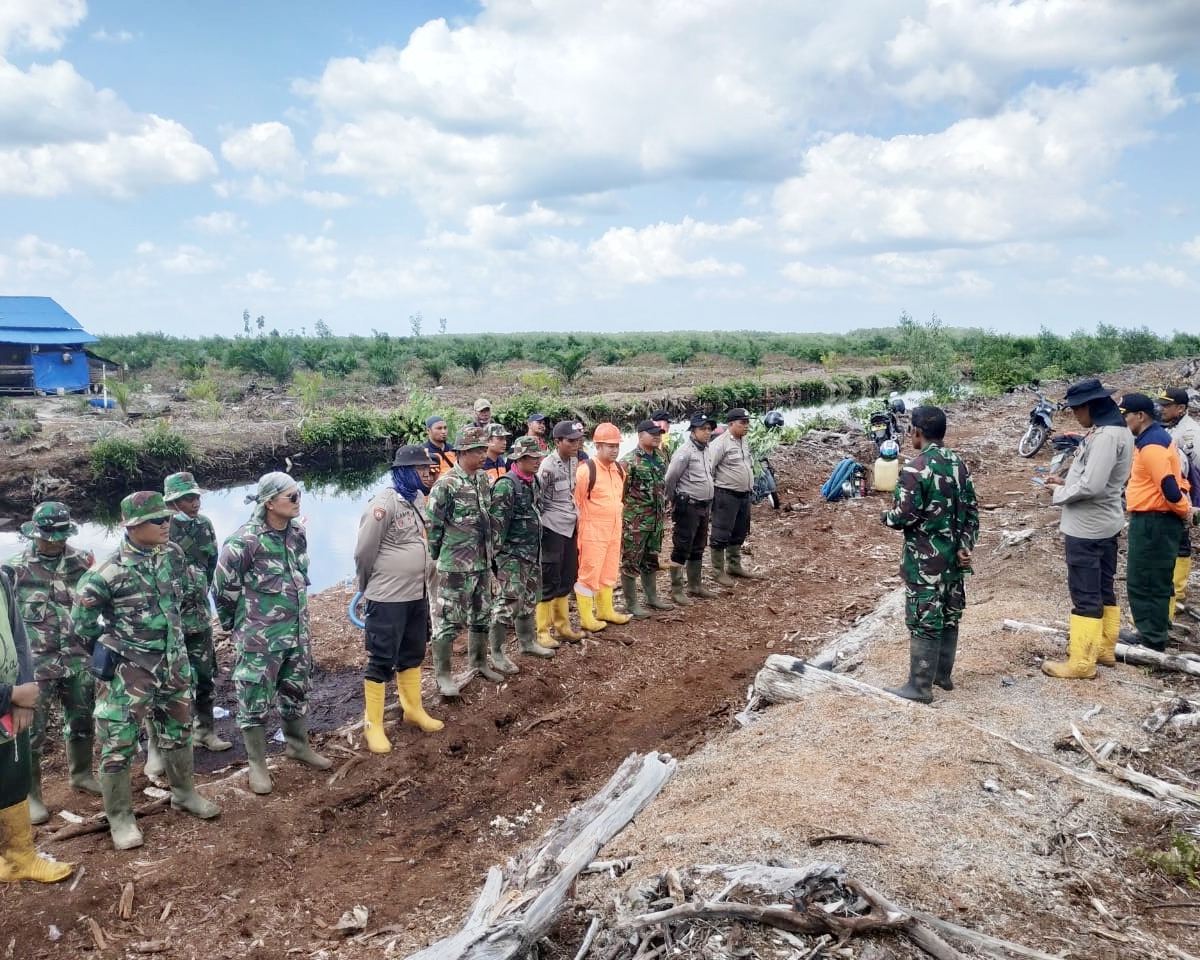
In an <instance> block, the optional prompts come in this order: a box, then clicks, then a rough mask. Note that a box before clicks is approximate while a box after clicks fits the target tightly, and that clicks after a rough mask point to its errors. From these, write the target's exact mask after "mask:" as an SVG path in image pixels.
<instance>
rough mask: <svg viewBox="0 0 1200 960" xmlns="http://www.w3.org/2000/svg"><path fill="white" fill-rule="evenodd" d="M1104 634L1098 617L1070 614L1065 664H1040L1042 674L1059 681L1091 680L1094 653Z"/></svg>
mask: <svg viewBox="0 0 1200 960" xmlns="http://www.w3.org/2000/svg"><path fill="white" fill-rule="evenodd" d="M1103 633H1104V621H1103V620H1102V619H1101V618H1100V617H1079V616H1076V615H1075V614H1071V636H1070V638H1069V639H1068V640H1067V660H1066V662H1065V663H1061V662H1059V663H1053V662H1051V661H1049V660H1045V661H1043V662H1042V673H1044V674H1046V676H1048V677H1057V678H1058V679H1060V680H1091V679H1092V677H1094V676H1095V675H1096V653H1097V651H1098V650H1099V648H1100V643H1101V640H1102V637H1103Z"/></svg>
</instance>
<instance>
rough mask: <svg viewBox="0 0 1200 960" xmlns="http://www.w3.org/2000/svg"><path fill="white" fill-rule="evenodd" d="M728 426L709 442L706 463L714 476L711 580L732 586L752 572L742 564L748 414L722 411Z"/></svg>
mask: <svg viewBox="0 0 1200 960" xmlns="http://www.w3.org/2000/svg"><path fill="white" fill-rule="evenodd" d="M725 422H726V423H727V424H729V429H728V430H726V431H725V432H724V433H722V434H721V435H720V436H719V437H717V439H715V440H714V441H713V442H712V443H711V444H710V445H709V465H710V466H711V467H712V475H713V513H712V535H711V537H710V539H709V542H708V545H709V553H710V555H711V557H712V567H713V579H714V580H716V581H717V583H719V584H721V586H723V587H732V586H733V585H734V579H733V578H734V577H748V578H751V579H754V575H753V574H751V573H750V572H749V571H747V570H746V569H745V568H744V567H743V566H742V544H744V543H745V542H746V537H747V536H749V534H750V493H751V491H752V490H753V489H754V469H753V467H752V466H751V463H752V460H751V456H750V448H749V446H748V445H747V443H746V434H747V433H749V431H750V414H749V413H747V412H746V411H745V410H744V409H743V408H742V407H734V408H733V409H732V410H728V411H726V413H725Z"/></svg>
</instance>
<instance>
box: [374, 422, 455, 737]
mask: <svg viewBox="0 0 1200 960" xmlns="http://www.w3.org/2000/svg"><path fill="white" fill-rule="evenodd" d="M431 463H432V461H431V460H430V459H429V453H428V452H427V451H426V450H425V448H424V447H421V446H405V447H401V448H400V449H399V450H397V451H396V456H395V457H394V458H393V460H392V477H391V479H392V483H391V485H390V486H388V487H386V488H384V489H383V490H381V491H379V493H377V494H376V495H375V497H374V499H373V500H372V501H371V502H370V503H369V504H367V508H366V509H365V510H364V511H363V514H362V517H361V518H360V519H359V521H358V542H357V544H356V545H355V548H354V566H355V570H356V571H357V573H358V589H359V590H360V591H362V595H363V597H364V599H365V600H366V602H367V616H366V627H365V629H364V636H365V639H366V648H367V668H366V673H365V674H364V677H363V700H364V702H365V704H366V710H365V714H364V719H363V732H364V734H365V737H366V741H367V748H368V749H369V750H370V751H371V752H372V753H390V752H391V749H392V745H391V743H390V742H389V741H388V738H387V734H386V733H384V730H383V707H384V701H385V700H386V699H387V684H388V682H389V681H390V680H391V678H392V675H393V674H395V676H396V690H397V692H398V693H399V696H400V705H401V707H402V708H403V710H404V719H405V721H406V722H407V723H411V724H414V725H416V726H418V727H420V728H421V729H422V730H423V731H425V732H426V733H434V732H436V731H438V730H441V729H442V727H443V726H444V724H443V723H442V722H441V721H440V720H435V719H434V718H433V717H431V716H429V714H428V713H426V712H425V708H424V706H423V705H422V704H421V663H422V661H424V659H425V644H426V642H427V641H428V638H429V594H428V593H427V592H426V588H427V583H428V580H427V573H428V567H429V562H430V557H429V538H428V534H427V533H426V531H425V509H424V506H425V504H424V490H423V483H422V477H421V474H420V473H419V472H418V470H419V468H421V467H424V468H426V469H428V468H429V466H430V464H431Z"/></svg>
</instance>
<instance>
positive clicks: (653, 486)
mask: <svg viewBox="0 0 1200 960" xmlns="http://www.w3.org/2000/svg"><path fill="white" fill-rule="evenodd" d="M621 462H622V463H623V464H624V465H625V490H624V509H623V512H622V516H621V575H622V576H626V577H636V576H638V575H640V574H642V573H649V572H652V571H657V570H658V554H659V551H660V550H662V542H663V532H664V529H665V524H666V518H667V482H666V475H667V464H666V460H665V459H664V458H663V457H661V456H659V454H658V453H657V451H655V452H651V453H647V452H646V451H645V450H643V449H641V447H634V448H633V449H632V450H630V451H629V453H627V454H625V456H623V457H622V458H621Z"/></svg>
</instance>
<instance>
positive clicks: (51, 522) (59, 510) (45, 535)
mask: <svg viewBox="0 0 1200 960" xmlns="http://www.w3.org/2000/svg"><path fill="white" fill-rule="evenodd" d="M78 532H79V528H78V527H77V526H75V524H74V523H73V522H72V520H71V513H70V511H69V510H68V508H67V505H66V504H64V503H57V502H50V503H42V504H38V507H37V509H36V510H34V511H33V519H32V520H26V521H25V522H24V523H23V524H21V536H23V537H25V538H26V539H27V540H45V541H46V542H47V543H61V542H62V541H63V540H66V539H68V538H69V537H73V536H75V534H77V533H78Z"/></svg>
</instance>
